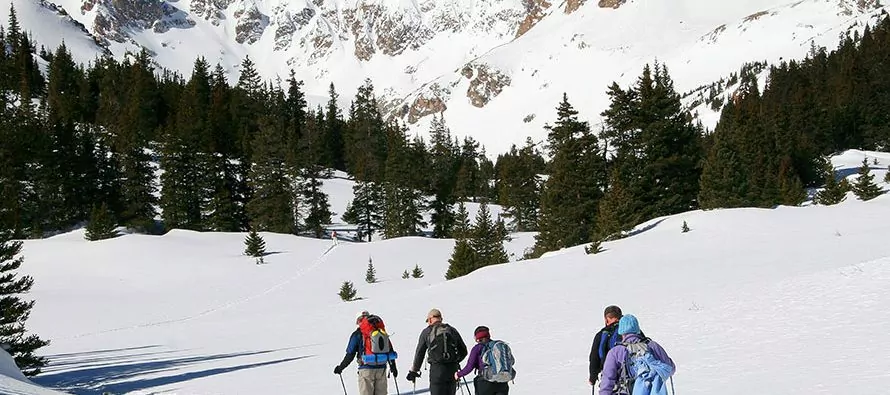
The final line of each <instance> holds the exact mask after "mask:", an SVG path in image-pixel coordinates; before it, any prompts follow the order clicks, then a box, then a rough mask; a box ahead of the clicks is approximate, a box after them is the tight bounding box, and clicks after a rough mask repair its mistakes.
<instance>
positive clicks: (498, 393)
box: [454, 326, 516, 395]
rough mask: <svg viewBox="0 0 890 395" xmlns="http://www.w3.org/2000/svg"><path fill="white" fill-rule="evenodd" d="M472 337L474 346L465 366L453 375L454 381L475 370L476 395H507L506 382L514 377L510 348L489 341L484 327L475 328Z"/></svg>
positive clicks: (505, 344)
mask: <svg viewBox="0 0 890 395" xmlns="http://www.w3.org/2000/svg"><path fill="white" fill-rule="evenodd" d="M473 337H475V338H476V345H475V346H473V350H471V351H470V358H469V359H468V360H467V366H464V368H463V369H462V370H461V371H459V372H457V373H455V374H454V379H455V380H460V378H461V377H464V376H466V375H468V374H470V372H471V371H473V370H474V369H475V370H476V378H475V379H473V387H475V388H476V395H507V394H508V393H509V392H510V386H509V385H508V384H507V382H509V381H510V380H513V378H514V377H516V370H514V369H513V363H514V362H515V360H514V359H513V352H512V351H511V350H510V346H508V345H507V343H504V342H502V341H500V340H491V332H490V331H489V329H488V327H486V326H480V327H477V328H476V330H475V331H473ZM458 385H460V384H458Z"/></svg>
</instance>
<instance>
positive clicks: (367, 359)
mask: <svg viewBox="0 0 890 395" xmlns="http://www.w3.org/2000/svg"><path fill="white" fill-rule="evenodd" d="M359 331H360V332H361V334H362V344H363V345H364V347H363V353H362V357H361V360H360V361H359V362H361V364H363V365H385V364H386V363H387V362H388V361H394V360H396V358H398V357H399V355H398V354H397V353H396V352H395V351H394V350H393V348H392V342H391V341H390V340H389V334H387V333H386V325H385V324H384V323H383V320H382V319H380V317H378V316H376V315H369V316H367V317H365V318H363V319H362V321H361V322H360V323H359Z"/></svg>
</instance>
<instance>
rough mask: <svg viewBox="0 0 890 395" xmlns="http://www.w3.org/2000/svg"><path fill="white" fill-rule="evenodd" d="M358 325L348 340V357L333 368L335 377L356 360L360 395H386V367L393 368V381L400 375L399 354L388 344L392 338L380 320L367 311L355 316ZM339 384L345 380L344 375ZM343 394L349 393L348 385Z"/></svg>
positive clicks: (390, 343)
mask: <svg viewBox="0 0 890 395" xmlns="http://www.w3.org/2000/svg"><path fill="white" fill-rule="evenodd" d="M355 325H356V326H357V327H358V328H356V330H355V332H352V335H350V336H349V343H348V344H347V346H346V356H344V357H343V361H341V362H340V363H339V364H338V365H337V366H335V367H334V374H336V375H340V374H341V373H343V370H344V369H346V367H347V366H349V364H350V362H352V360H353V359H355V360H356V363H358V391H359V395H386V394H387V383H386V378H387V377H386V367H387V365H389V367H390V370H391V372H392V377H393V379H395V378H396V377H398V375H399V371H398V369H397V368H396V358H398V354H397V353H396V352H395V350H394V349H393V347H392V341H390V340H389V335H388V334H387V333H386V326H385V325H384V323H383V320H382V319H380V317H378V316H376V315H373V314H369V313H368V312H367V311H362V312H360V313H358V314H357V315H356V317H355ZM340 380H341V381H342V380H343V376H342V375H341V376H340ZM396 386H398V384H396ZM343 390H344V392H345V391H346V386H345V385H344V387H343Z"/></svg>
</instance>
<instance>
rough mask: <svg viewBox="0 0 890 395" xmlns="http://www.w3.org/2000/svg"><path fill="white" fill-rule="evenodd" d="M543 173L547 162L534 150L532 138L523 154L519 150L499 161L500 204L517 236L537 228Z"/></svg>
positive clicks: (496, 169) (500, 157)
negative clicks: (517, 233)
mask: <svg viewBox="0 0 890 395" xmlns="http://www.w3.org/2000/svg"><path fill="white" fill-rule="evenodd" d="M543 170H544V159H543V158H541V156H540V154H539V153H538V152H537V150H536V149H535V145H534V143H533V142H532V140H531V138H529V139H528V140H526V145H525V147H523V148H522V149H521V150H517V148H516V146H513V147H511V148H510V151H509V152H508V153H507V154H505V155H501V156H499V157H498V161H497V164H496V165H495V171H496V173H497V182H496V188H497V198H498V203H499V204H500V205H502V206H503V207H504V216H505V217H506V218H508V219H509V220H510V227H511V228H512V229H513V230H514V231H516V232H529V231H534V230H537V228H538V208H539V207H540V200H541V186H542V183H541V182H540V180H539V179H538V174H539V173H542V172H543Z"/></svg>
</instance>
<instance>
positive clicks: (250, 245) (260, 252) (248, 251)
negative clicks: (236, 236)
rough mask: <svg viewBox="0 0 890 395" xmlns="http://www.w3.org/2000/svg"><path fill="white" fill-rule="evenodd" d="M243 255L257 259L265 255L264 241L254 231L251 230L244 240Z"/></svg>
mask: <svg viewBox="0 0 890 395" xmlns="http://www.w3.org/2000/svg"><path fill="white" fill-rule="evenodd" d="M244 245H245V247H246V248H245V249H244V255H247V256H252V257H254V258H259V257H262V256H264V255H266V241H265V240H263V236H260V234H259V233H257V231H256V230H253V229H251V230H250V232H248V233H247V237H246V238H245V239H244Z"/></svg>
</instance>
